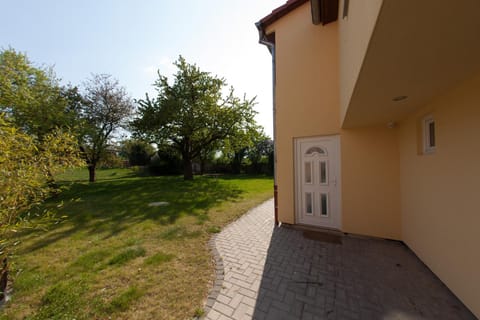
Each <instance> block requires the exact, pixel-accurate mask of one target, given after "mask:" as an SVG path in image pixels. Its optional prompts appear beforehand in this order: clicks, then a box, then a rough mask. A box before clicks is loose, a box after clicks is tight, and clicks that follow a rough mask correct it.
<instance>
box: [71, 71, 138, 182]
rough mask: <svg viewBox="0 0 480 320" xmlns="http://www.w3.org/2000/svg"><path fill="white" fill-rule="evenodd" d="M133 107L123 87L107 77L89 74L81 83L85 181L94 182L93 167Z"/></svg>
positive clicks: (109, 76)
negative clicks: (86, 172)
mask: <svg viewBox="0 0 480 320" xmlns="http://www.w3.org/2000/svg"><path fill="white" fill-rule="evenodd" d="M133 110H134V106H133V102H132V100H131V99H130V97H129V96H128V95H127V93H126V91H125V88H123V87H121V86H120V85H119V83H118V80H116V79H113V78H112V76H111V75H106V74H98V75H93V76H92V78H91V79H89V80H88V81H87V82H86V83H85V94H84V97H83V107H82V111H81V117H82V120H83V124H82V127H83V130H82V137H81V146H80V148H81V150H82V153H83V156H84V158H85V160H86V162H87V167H88V172H89V181H90V182H94V181H95V170H96V167H97V164H98V163H99V161H100V160H101V159H102V157H104V156H105V154H106V152H107V150H108V147H109V145H110V142H111V140H112V138H113V137H114V135H115V133H116V132H117V130H118V129H120V128H122V127H123V126H124V125H126V124H127V122H128V120H129V118H130V116H131V115H132V114H133Z"/></svg>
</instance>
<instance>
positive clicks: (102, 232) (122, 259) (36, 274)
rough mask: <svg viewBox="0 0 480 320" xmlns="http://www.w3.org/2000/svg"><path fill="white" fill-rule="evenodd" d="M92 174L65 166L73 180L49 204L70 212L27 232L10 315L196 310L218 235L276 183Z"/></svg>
mask: <svg viewBox="0 0 480 320" xmlns="http://www.w3.org/2000/svg"><path fill="white" fill-rule="evenodd" d="M87 178H88V173H87V171H86V170H85V169H82V170H74V171H72V172H69V173H67V174H64V175H62V176H60V180H61V181H62V184H63V185H64V186H65V187H66V189H65V190H64V191H63V192H62V193H61V194H60V195H58V196H56V198H54V199H51V200H49V201H48V202H47V203H46V204H45V206H46V207H48V208H51V209H57V210H60V211H59V212H58V215H61V216H63V215H65V216H66V217H67V218H66V219H65V221H63V222H62V223H60V224H57V225H52V226H51V228H50V229H49V230H47V231H42V230H38V231H26V232H23V233H21V234H19V236H18V240H20V244H19V245H18V249H17V251H16V255H15V256H14V257H13V259H12V260H11V261H12V263H13V264H12V272H11V274H12V276H13V278H14V291H13V292H14V294H13V297H12V300H11V301H10V302H9V303H7V305H6V306H5V308H4V309H3V310H1V311H0V319H39V320H40V319H73V318H75V319H105V318H108V317H111V318H112V319H131V318H136V319H189V318H192V317H193V316H194V315H198V314H200V313H201V310H202V307H203V305H202V302H203V301H204V298H205V297H206V295H207V294H208V290H209V285H210V283H211V280H212V277H213V266H212V263H211V256H210V252H209V248H208V246H207V242H208V240H209V239H210V237H211V236H212V234H214V233H218V232H220V231H221V228H222V227H223V226H225V225H226V224H228V223H229V222H231V221H233V220H234V219H236V218H237V217H239V216H240V215H241V214H243V213H245V212H246V211H247V210H248V209H250V208H251V207H253V206H255V205H257V204H259V203H261V202H263V201H264V200H266V199H268V198H270V197H271V196H272V189H273V181H272V179H271V178H267V177H255V176H226V177H220V178H216V179H213V178H208V177H195V180H193V181H183V179H182V177H177V176H173V177H141V176H138V175H137V174H136V173H135V172H133V171H130V170H127V169H115V170H99V171H98V173H97V178H98V181H97V182H96V183H93V184H91V183H88V182H87ZM153 202H166V203H168V204H167V205H161V206H151V205H149V204H150V203H153ZM59 203H63V206H62V207H61V208H59V209H58V208H57V206H58V204H59Z"/></svg>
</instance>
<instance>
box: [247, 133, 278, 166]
mask: <svg viewBox="0 0 480 320" xmlns="http://www.w3.org/2000/svg"><path fill="white" fill-rule="evenodd" d="M255 138H256V139H255V140H254V141H253V146H251V147H250V148H249V149H248V151H247V157H248V159H249V160H250V163H251V166H252V169H253V172H255V173H261V172H262V171H261V166H260V164H262V163H267V164H268V169H267V173H268V174H272V173H273V150H274V146H273V140H271V139H270V138H269V137H267V136H266V135H265V134H264V133H263V132H261V133H260V134H259V135H258V136H256V137H255Z"/></svg>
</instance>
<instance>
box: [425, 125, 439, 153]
mask: <svg viewBox="0 0 480 320" xmlns="http://www.w3.org/2000/svg"><path fill="white" fill-rule="evenodd" d="M435 130H436V129H435V119H433V117H432V116H427V117H425V118H424V119H423V153H425V154H430V153H434V152H435V149H436V143H437V142H436V137H435Z"/></svg>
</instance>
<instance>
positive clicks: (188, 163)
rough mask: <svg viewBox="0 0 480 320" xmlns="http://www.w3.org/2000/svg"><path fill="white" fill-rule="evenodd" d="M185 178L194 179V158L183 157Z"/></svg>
mask: <svg viewBox="0 0 480 320" xmlns="http://www.w3.org/2000/svg"><path fill="white" fill-rule="evenodd" d="M183 180H193V170H192V159H190V157H188V156H184V157H183Z"/></svg>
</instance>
